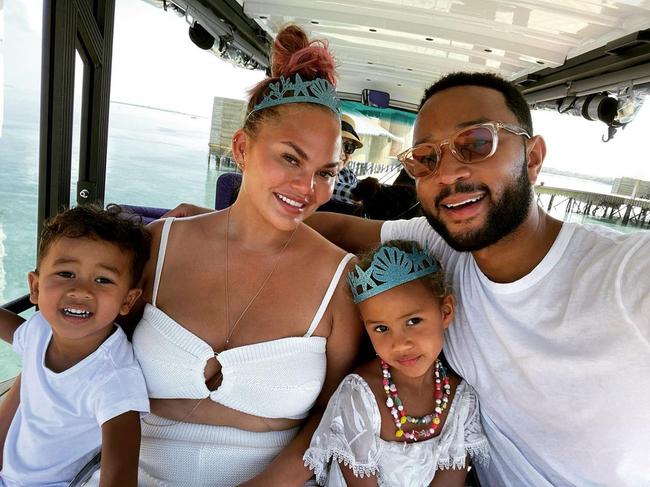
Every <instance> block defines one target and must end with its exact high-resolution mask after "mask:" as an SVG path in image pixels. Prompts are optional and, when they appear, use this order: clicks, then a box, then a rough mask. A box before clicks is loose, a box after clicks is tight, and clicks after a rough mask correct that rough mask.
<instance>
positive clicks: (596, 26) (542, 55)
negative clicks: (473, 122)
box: [146, 0, 650, 109]
mask: <svg viewBox="0 0 650 487" xmlns="http://www.w3.org/2000/svg"><path fill="white" fill-rule="evenodd" d="M146 1H148V2H149V3H153V4H157V5H159V6H163V5H164V6H166V5H167V4H169V3H173V4H175V5H177V6H178V7H179V8H181V9H183V10H185V11H189V12H190V14H191V17H192V18H193V19H196V20H197V21H198V22H202V23H204V24H205V25H206V26H207V27H206V28H207V29H208V30H212V31H215V30H216V31H218V30H219V29H218V28H216V29H215V28H212V29H211V24H212V23H213V20H210V19H207V18H206V17H209V16H210V15H211V14H212V15H213V16H214V17H216V18H218V19H219V20H220V21H222V22H224V23H225V24H227V25H228V26H229V27H230V29H231V30H232V31H238V32H239V35H242V36H243V37H247V36H246V35H245V34H242V32H244V31H245V30H246V29H247V28H249V29H252V34H249V35H248V39H249V41H251V40H252V41H251V43H252V44H254V43H255V42H258V41H259V43H258V45H257V46H256V47H257V50H258V53H257V54H258V55H257V56H256V57H257V58H259V52H261V51H264V50H265V49H264V48H265V47H266V48H267V49H266V50H267V51H268V45H269V44H270V42H271V39H272V38H273V37H274V36H275V35H276V34H277V32H278V30H279V29H281V28H282V27H283V26H284V25H286V24H288V23H295V24H297V25H300V26H301V27H303V28H304V29H305V30H306V31H307V32H308V33H309V35H310V36H311V37H315V38H322V39H327V40H328V42H329V44H330V46H331V48H332V51H333V53H334V55H335V58H336V61H337V64H338V72H339V76H340V82H339V86H338V90H339V92H340V93H341V94H342V95H343V97H345V95H346V94H350V98H354V96H358V94H359V93H361V92H362V90H364V89H374V90H380V91H385V92H388V93H389V94H390V97H391V106H396V107H400V105H401V106H403V107H404V108H411V109H412V108H413V107H415V106H416V105H417V103H418V102H419V99H420V97H421V95H422V92H423V90H424V89H425V88H426V87H427V86H429V85H430V84H431V83H432V82H434V81H435V80H436V79H438V78H440V77H441V76H442V75H444V74H446V73H450V72H454V71H491V72H496V73H499V74H500V75H501V76H503V77H505V78H506V79H508V80H511V81H516V82H518V83H519V84H520V86H521V87H522V89H524V93H525V94H526V92H532V91H540V90H548V89H549V88H553V87H555V88H556V92H557V86H563V87H565V89H564V90H563V92H562V93H559V94H558V93H554V96H555V98H559V97H561V96H560V95H564V94H567V93H569V92H570V91H571V85H570V84H571V83H572V82H573V81H575V80H578V79H581V77H584V76H585V75H587V74H588V75H589V76H593V75H594V74H596V73H595V70H594V67H593V62H594V60H595V58H597V61H598V62H597V64H598V70H597V71H598V72H599V73H601V74H602V72H609V71H611V70H612V69H613V68H612V69H610V68H608V66H609V65H611V64H615V65H616V68H615V69H616V70H621V69H626V68H628V67H630V66H636V65H638V64H639V63H640V62H645V63H647V62H648V61H649V60H650V44H649V41H650V29H649V27H650V0H526V1H518V2H514V1H512V0H354V1H353V0H313V1H309V2H305V1H304V0H256V1H254V0H253V1H252V0H146ZM246 24H248V26H247V27H246ZM242 26H243V27H245V28H244V29H241V27H242ZM236 36H237V34H235V37H236ZM264 36H266V39H263V37H264ZM253 37H255V38H256V39H253ZM243 44H246V43H245V42H244V43H243ZM244 50H246V49H245V48H244ZM253 50H255V49H253ZM249 51H250V50H249ZM631 51H634V54H635V57H636V60H635V61H634V62H627V63H625V64H624V65H621V64H617V63H618V61H619V59H618V58H617V56H618V57H620V56H621V55H624V56H628V55H629V54H630V52H631ZM638 51H643V52H638ZM249 53H250V52H249ZM594 53H596V54H594ZM641 54H642V56H641V57H642V59H639V55H641ZM258 60H259V59H258ZM585 61H589V62H590V63H592V64H589V65H588V66H586V65H585V66H583V64H584V62H585ZM576 65H580V66H579V67H576ZM563 67H568V68H570V69H568V70H567V69H565V70H564V71H562V73H563V74H561V75H560V74H559V72H560V70H562V68H563ZM641 74H642V76H639V73H634V74H633V75H629V76H626V78H627V80H626V81H629V79H630V78H635V77H636V78H635V79H641V78H649V79H643V83H647V82H648V81H650V65H648V66H646V68H644V70H643V71H642V73H641ZM597 88H600V87H597ZM596 91H597V90H596ZM538 98H539V97H538Z"/></svg>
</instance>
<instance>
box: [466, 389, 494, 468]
mask: <svg viewBox="0 0 650 487" xmlns="http://www.w3.org/2000/svg"><path fill="white" fill-rule="evenodd" d="M466 387H467V390H466V392H465V394H466V402H467V416H466V418H465V451H466V452H467V453H468V454H469V456H470V457H471V458H472V461H473V462H474V463H480V464H483V465H487V464H488V462H489V461H490V448H489V445H488V441H487V438H486V436H485V433H484V432H483V426H482V424H481V411H480V407H479V403H478V397H477V396H476V392H475V391H474V389H472V387H471V386H470V385H469V384H466Z"/></svg>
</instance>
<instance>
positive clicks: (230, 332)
mask: <svg viewBox="0 0 650 487" xmlns="http://www.w3.org/2000/svg"><path fill="white" fill-rule="evenodd" d="M231 208H232V206H229V207H228V213H227V217H226V286H225V288H226V326H227V333H226V340H225V342H224V346H223V350H227V349H228V346H229V344H230V338H231V337H232V335H233V333H234V332H235V330H236V329H237V325H239V322H240V321H241V319H242V318H243V317H244V315H245V314H246V312H247V311H248V309H249V308H250V307H251V306H252V305H253V303H254V302H255V300H256V299H257V297H258V296H259V295H260V293H261V292H262V290H263V289H264V286H266V283H267V282H268V281H269V279H271V276H272V275H273V273H274V272H275V270H276V269H277V268H278V265H279V264H280V259H281V257H282V255H283V254H284V251H285V250H286V248H287V247H288V246H289V244H290V243H291V241H292V240H293V236H294V235H295V234H296V231H297V230H298V226H296V228H294V230H293V232H292V233H291V236H290V237H289V238H288V239H287V241H286V242H285V243H284V245H283V246H282V249H280V252H278V256H277V257H276V258H275V263H274V264H273V268H272V269H271V272H269V273H268V275H267V276H266V277H265V278H264V281H262V284H261V285H260V287H259V289H258V290H257V292H256V293H255V294H254V295H253V297H252V298H251V299H250V300H249V301H248V304H247V305H246V306H245V307H244V310H243V311H242V312H241V313H240V315H239V317H238V318H237V319H236V320H235V322H234V323H233V324H232V326H231V325H230V293H229V289H228V280H229V279H228V260H229V253H228V240H229V234H230V209H231ZM223 350H222V351H223ZM215 355H218V354H215Z"/></svg>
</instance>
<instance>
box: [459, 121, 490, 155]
mask: <svg viewBox="0 0 650 487" xmlns="http://www.w3.org/2000/svg"><path fill="white" fill-rule="evenodd" d="M493 145H494V136H493V134H492V131H491V130H490V129H489V128H487V127H471V128H469V129H467V130H465V131H464V132H461V133H460V134H458V135H456V137H455V138H454V140H453V148H454V151H455V152H456V154H457V155H458V156H459V157H460V158H461V159H462V160H463V162H476V161H482V160H483V159H487V158H488V157H490V155H491V154H493V152H494V151H493Z"/></svg>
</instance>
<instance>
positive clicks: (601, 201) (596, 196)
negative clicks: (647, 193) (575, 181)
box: [535, 186, 650, 228]
mask: <svg viewBox="0 0 650 487" xmlns="http://www.w3.org/2000/svg"><path fill="white" fill-rule="evenodd" d="M535 193H536V194H537V201H538V203H539V204H540V205H541V206H542V207H543V208H545V209H546V211H548V212H549V213H550V212H551V210H555V211H557V210H558V209H560V210H561V209H562V208H563V209H564V212H565V213H578V214H583V215H589V216H592V217H596V218H600V219H603V220H609V221H612V222H617V223H618V224H619V225H622V226H628V225H631V226H637V227H639V228H650V200H648V199H644V198H630V197H629V196H622V195H617V194H609V193H594V192H590V191H581V190H576V189H566V188H555V187H549V186H535Z"/></svg>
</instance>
